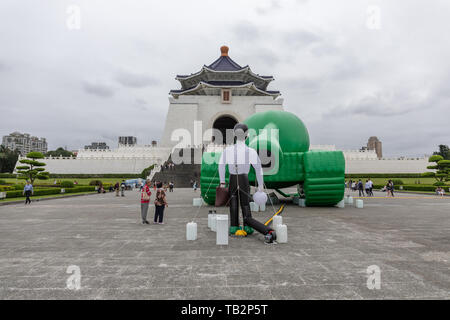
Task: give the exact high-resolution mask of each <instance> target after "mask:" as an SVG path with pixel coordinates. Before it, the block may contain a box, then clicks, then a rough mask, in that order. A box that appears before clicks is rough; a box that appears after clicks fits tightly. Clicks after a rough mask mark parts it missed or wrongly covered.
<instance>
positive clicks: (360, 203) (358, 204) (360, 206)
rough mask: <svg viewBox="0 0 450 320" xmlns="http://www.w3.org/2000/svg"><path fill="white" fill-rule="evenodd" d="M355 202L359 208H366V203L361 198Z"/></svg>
mask: <svg viewBox="0 0 450 320" xmlns="http://www.w3.org/2000/svg"><path fill="white" fill-rule="evenodd" d="M355 204H356V207H357V208H359V209H362V208H364V203H363V201H362V200H361V199H356V201H355Z"/></svg>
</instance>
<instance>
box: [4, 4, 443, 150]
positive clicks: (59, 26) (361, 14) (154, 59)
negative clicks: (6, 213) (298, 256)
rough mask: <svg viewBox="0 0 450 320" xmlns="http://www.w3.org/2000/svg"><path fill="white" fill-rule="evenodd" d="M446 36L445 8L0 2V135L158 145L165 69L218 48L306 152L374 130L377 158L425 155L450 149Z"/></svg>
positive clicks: (361, 139) (210, 57)
mask: <svg viewBox="0 0 450 320" xmlns="http://www.w3.org/2000/svg"><path fill="white" fill-rule="evenodd" d="M38 3H39V4H38ZM71 5H75V6H76V7H75V11H76V9H77V8H79V9H80V18H81V20H80V22H81V24H80V28H79V29H76V26H77V25H76V19H75V20H74V19H72V18H73V17H75V16H74V11H73V9H71V8H73V7H71ZM377 10H379V11H377ZM377 12H379V14H380V15H379V16H378V15H377ZM75 14H76V12H75ZM378 17H379V19H378ZM74 27H75V29H74ZM449 30H450V2H449V1H448V0H442V1H439V0H433V1H425V0H423V1H416V0H402V1H400V0H386V1H377V0H372V1H365V0H346V1H336V0H329V1H321V0H314V1H312V0H310V1H307V0H297V1H295V0H285V1H270V0H255V1H253V0H251V1H250V0H246V1H244V0H237V1H235V0H227V1H215V0H204V1H198V0H195V1H186V0H185V1H172V0H165V1H145V0H123V1H122V0H120V1H119V0H103V1H102V0H95V1H93V0H86V1H77V0H72V1H64V0H53V1H50V0H48V1H46V0H41V1H35V0H28V1H25V0H2V1H1V2H0V135H2V136H3V135H6V134H9V133H11V132H13V131H20V132H27V133H30V134H32V135H36V136H39V137H46V138H47V140H48V143H49V149H55V148H57V147H59V146H63V147H64V146H67V148H68V149H78V148H80V147H83V146H84V145H86V144H90V143H91V142H92V141H105V142H107V143H108V144H109V145H110V146H111V147H115V146H116V145H117V137H118V136H119V135H134V136H137V137H138V143H140V144H149V143H150V142H151V140H154V139H156V140H159V139H160V138H161V134H162V131H163V127H164V121H165V117H166V113H167V109H168V92H169V90H170V89H179V83H178V82H177V81H176V80H175V79H174V78H175V76H176V74H189V73H193V72H197V71H198V70H200V68H201V67H202V66H203V65H204V64H210V63H211V62H213V61H214V60H215V59H217V58H218V56H219V55H220V51H219V47H220V46H221V45H223V44H226V45H228V46H229V47H230V51H229V55H230V57H231V58H232V59H233V60H235V61H236V62H237V63H239V64H240V65H242V66H244V65H247V64H248V65H250V67H251V69H252V70H253V71H254V72H256V73H259V74H262V75H273V76H274V77H275V81H273V82H272V83H271V85H270V86H269V88H270V89H272V90H280V91H281V93H282V97H283V98H284V106H285V109H286V110H287V111H290V112H293V113H295V114H296V115H297V116H298V117H300V118H301V119H302V120H303V121H304V122H305V124H306V126H307V128H308V130H309V133H310V138H311V143H312V144H335V145H337V147H338V148H342V149H357V148H360V147H361V146H362V145H365V144H366V143H367V139H368V138H369V136H373V135H375V136H378V138H379V139H380V140H381V141H382V142H383V151H384V154H385V155H387V156H399V155H406V156H416V155H419V156H420V155H423V154H430V153H432V151H434V150H437V145H438V144H450V130H449V124H450V121H449V119H450V41H449V34H448V33H449Z"/></svg>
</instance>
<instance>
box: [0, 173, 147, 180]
mask: <svg viewBox="0 0 450 320" xmlns="http://www.w3.org/2000/svg"><path fill="white" fill-rule="evenodd" d="M140 176H141V175H140V174H138V173H123V174H119V173H105V174H90V173H86V174H84V173H83V174H81V173H80V174H72V173H67V174H63V173H51V174H50V178H55V179H64V178H65V179H86V178H120V179H135V178H139V177H140ZM15 177H16V176H15V175H13V177H12V178H15ZM5 178H9V177H5Z"/></svg>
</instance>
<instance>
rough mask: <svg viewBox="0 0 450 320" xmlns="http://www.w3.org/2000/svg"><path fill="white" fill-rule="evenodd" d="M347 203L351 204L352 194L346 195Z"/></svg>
mask: <svg viewBox="0 0 450 320" xmlns="http://www.w3.org/2000/svg"><path fill="white" fill-rule="evenodd" d="M347 204H351V205H352V204H353V197H352V196H348V197H347Z"/></svg>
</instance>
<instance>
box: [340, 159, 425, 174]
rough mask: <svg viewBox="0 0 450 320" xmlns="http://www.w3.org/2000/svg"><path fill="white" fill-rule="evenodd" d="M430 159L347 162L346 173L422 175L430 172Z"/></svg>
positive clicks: (352, 160)
mask: <svg viewBox="0 0 450 320" xmlns="http://www.w3.org/2000/svg"><path fill="white" fill-rule="evenodd" d="M428 165H429V163H428V159H426V158H423V159H419V160H411V159H408V160H398V159H386V160H378V159H374V160H369V159H365V160H358V159H346V160H345V173H422V172H426V171H429V170H428V169H427V166H428Z"/></svg>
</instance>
